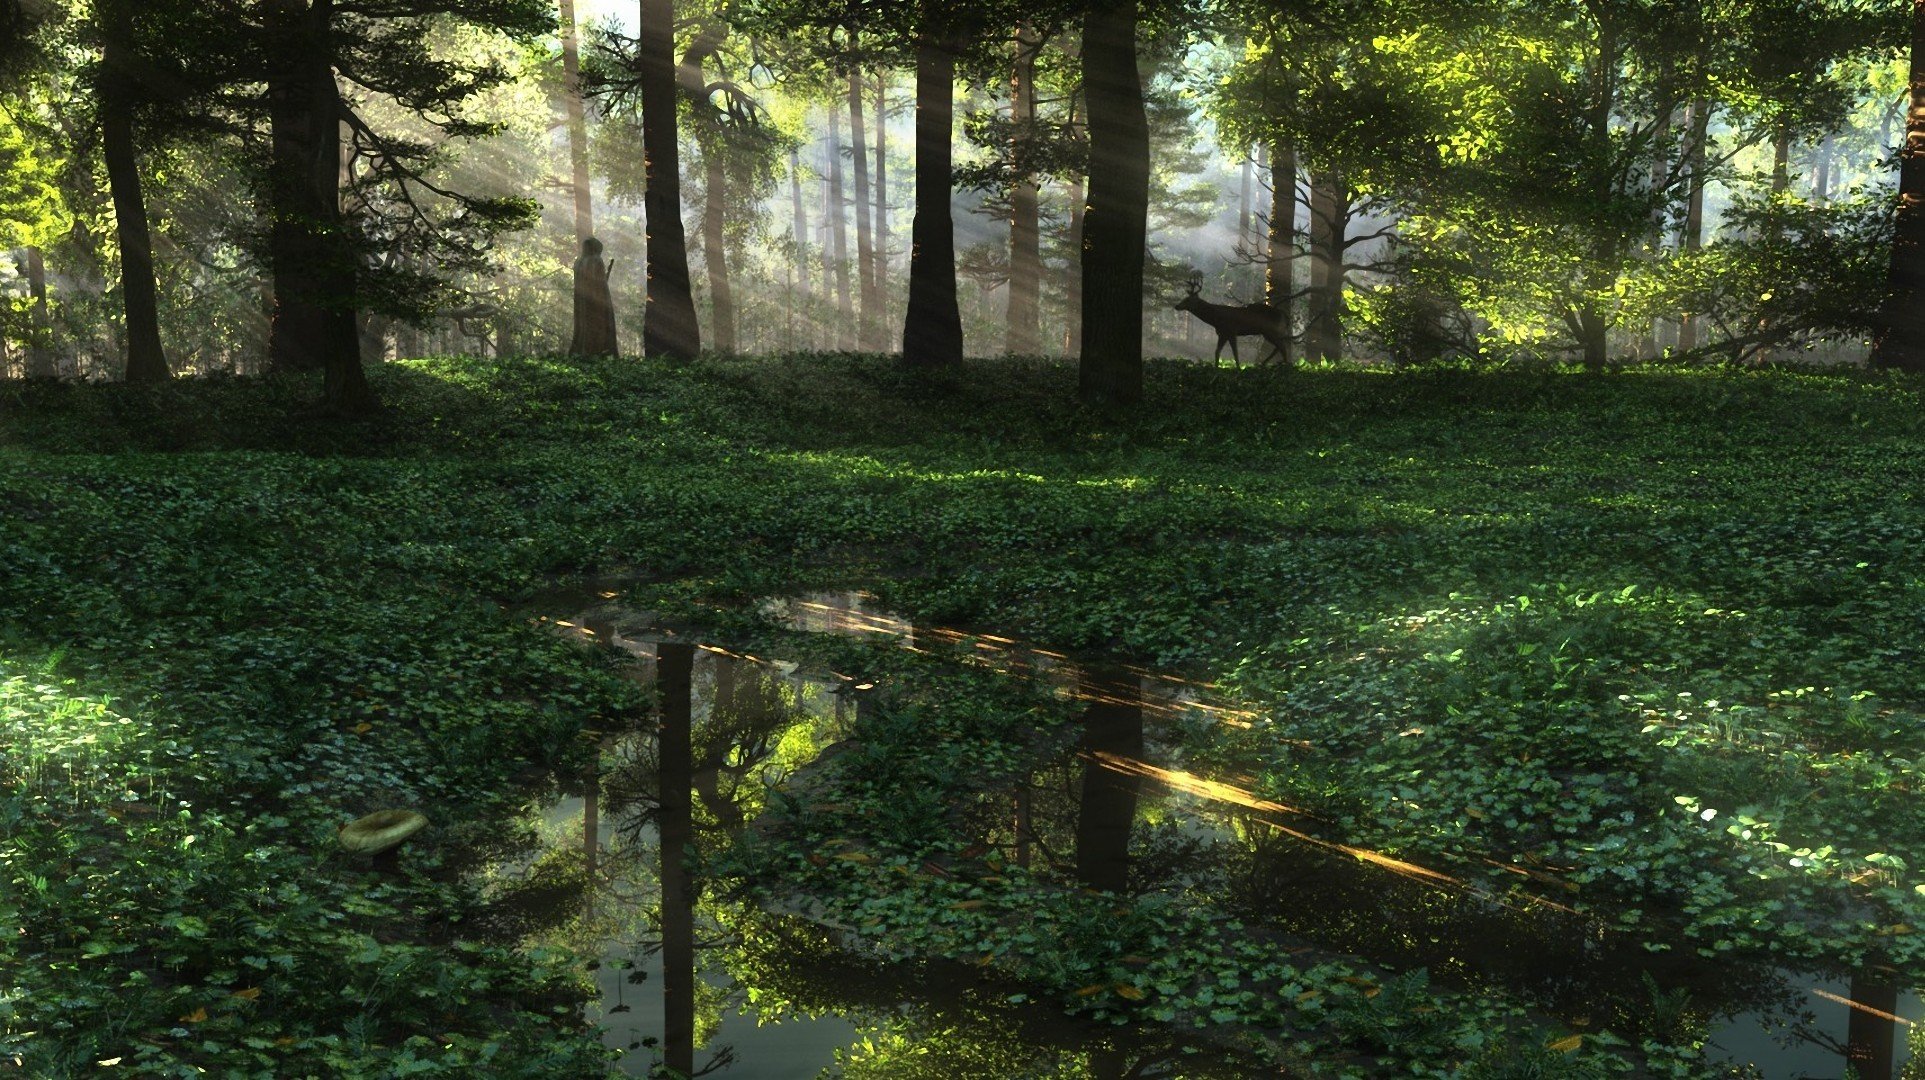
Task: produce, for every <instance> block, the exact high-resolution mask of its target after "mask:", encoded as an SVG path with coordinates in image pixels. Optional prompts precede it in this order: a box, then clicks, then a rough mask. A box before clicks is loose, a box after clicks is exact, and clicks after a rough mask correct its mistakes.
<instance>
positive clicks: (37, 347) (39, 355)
mask: <svg viewBox="0 0 1925 1080" xmlns="http://www.w3.org/2000/svg"><path fill="white" fill-rule="evenodd" d="M27 296H28V297H29V298H31V299H32V301H33V323H32V325H31V327H30V329H29V331H28V332H29V333H30V334H31V335H32V337H30V338H29V339H28V341H27V378H29V379H52V378H57V377H58V376H59V374H60V371H59V369H58V368H57V367H56V366H55V364H54V355H53V349H52V348H51V347H50V346H51V344H52V342H51V341H50V340H49V336H50V335H51V333H52V331H53V315H52V312H51V310H50V309H49V308H48V306H47V260H46V255H45V254H44V253H43V252H42V251H41V250H40V249H39V248H38V247H28V248H27Z"/></svg>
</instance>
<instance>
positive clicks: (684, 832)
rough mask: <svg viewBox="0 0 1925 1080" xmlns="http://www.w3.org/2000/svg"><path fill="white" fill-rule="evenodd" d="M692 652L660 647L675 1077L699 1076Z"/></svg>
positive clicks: (665, 924)
mask: <svg viewBox="0 0 1925 1080" xmlns="http://www.w3.org/2000/svg"><path fill="white" fill-rule="evenodd" d="M694 666H695V646H693V645H688V644H683V643H679V642H664V643H662V644H661V645H659V646H657V647H656V654H655V679H656V683H657V685H658V687H659V691H658V692H659V693H660V695H661V701H662V726H661V728H660V735H659V737H658V741H657V743H656V745H657V747H658V753H657V760H658V761H659V762H660V765H661V773H660V782H659V784H658V790H659V792H660V797H661V803H660V806H661V809H660V813H659V815H658V817H657V818H656V828H657V830H658V835H659V836H660V838H661V845H662V846H661V881H662V913H661V914H662V1002H663V1013H662V1064H664V1065H666V1066H668V1068H669V1069H671V1070H673V1075H676V1076H693V1075H695V918H694V916H695V883H694V881H693V880H692V878H691V875H690V874H689V851H688V849H689V846H690V845H691V844H693V843H694V842H695V817H694V814H695V796H694V786H695V785H694V778H693V776H692V775H691V773H692V770H693V761H692V758H693V757H694V746H693V741H692V732H691V730H690V729H691V727H692V725H693V722H694V708H693V703H692V701H691V698H692V697H693V683H694Z"/></svg>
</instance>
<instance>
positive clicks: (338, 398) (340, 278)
mask: <svg viewBox="0 0 1925 1080" xmlns="http://www.w3.org/2000/svg"><path fill="white" fill-rule="evenodd" d="M270 20H271V24H272V25H273V27H274V33H273V37H274V44H275V48H276V50H277V52H278V53H279V55H278V56H277V57H276V58H275V59H276V62H275V63H274V64H273V66H272V68H271V69H270V71H271V74H270V76H269V81H268V113H269V126H270V140H271V142H272V146H273V161H272V165H271V169H272V175H271V176H270V178H269V181H268V189H269V196H270V201H271V203H272V213H271V215H270V216H271V224H270V225H269V236H268V249H269V263H270V265H271V266H272V268H273V271H274V320H273V324H272V326H271V327H270V328H269V331H268V334H269V341H268V354H269V359H270V363H271V364H272V366H273V367H275V368H277V369H279V370H283V371H289V370H293V371H300V370H312V369H314V368H320V369H321V370H322V372H323V387H324V389H323V395H322V408H323V410H324V411H326V412H328V413H332V414H335V415H342V416H356V415H362V414H365V413H368V412H371V411H373V410H374V409H375V408H376V407H377V405H378V402H377V401H376V399H375V396H374V391H373V389H372V388H371V387H369V386H368V381H367V375H366V373H365V372H364V371H363V370H362V367H361V328H360V324H359V321H358V319H357V315H356V309H357V307H358V306H359V303H358V296H357V281H356V278H357V276H358V269H359V268H358V265H357V261H358V256H357V255H356V252H355V250H354V243H353V239H352V237H351V235H350V232H349V229H348V223H347V222H346V221H345V220H344V219H343V217H342V214H341V175H342V167H343V157H342V153H341V98H340V90H339V88H338V87H337V86H336V85H335V82H334V47H333V33H334V5H333V0H310V2H306V3H304V2H303V0H277V2H276V4H275V6H274V8H273V9H271V11H270Z"/></svg>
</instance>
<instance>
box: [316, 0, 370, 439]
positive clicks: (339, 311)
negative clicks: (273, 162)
mask: <svg viewBox="0 0 1925 1080" xmlns="http://www.w3.org/2000/svg"><path fill="white" fill-rule="evenodd" d="M308 10H309V18H310V19H312V20H313V24H314V29H313V35H314V36H313V40H314V41H315V42H316V43H317V47H316V49H315V50H314V54H313V56H312V62H311V65H310V66H309V68H308V72H307V92H308V98H309V102H310V104H309V106H308V115H309V116H310V117H312V118H313V121H312V125H313V126H312V127H311V128H310V129H309V134H310V135H311V136H312V138H313V140H314V152H313V155H312V158H311V160H312V161H313V162H314V172H313V175H312V177H311V179H310V181H309V188H310V191H311V192H312V198H313V200H314V207H315V209H316V211H317V212H318V214H319V220H320V221H321V223H322V231H321V251H322V260H323V261H322V275H323V276H322V279H321V285H322V288H323V289H324V290H325V292H324V294H323V295H324V296H325V298H326V299H325V301H324V303H323V304H322V323H323V325H324V327H325V331H324V337H323V340H324V341H325V343H326V346H325V347H326V349H327V362H326V364H325V365H324V366H323V367H322V387H323V390H322V395H321V407H322V409H323V410H325V411H326V412H328V413H331V414H333V415H336V416H361V415H365V414H367V413H370V412H373V411H374V410H375V409H376V408H377V407H378V404H379V403H378V402H377V401H376V400H375V397H374V390H373V389H372V388H370V387H369V386H368V377H367V372H366V371H365V370H364V369H363V368H362V366H361V322H360V316H359V312H360V295H359V288H358V287H359V281H358V278H359V276H360V275H359V270H360V267H359V259H360V257H359V255H358V254H357V253H356V252H355V250H354V244H353V241H352V240H351V239H350V238H349V236H348V231H347V222H346V221H344V220H343V218H342V214H341V184H342V180H341V178H342V176H343V175H345V173H344V169H345V167H346V163H345V161H344V160H343V155H342V153H341V89H340V87H339V85H337V84H336V83H335V81H334V54H333V46H332V35H333V32H334V31H333V22H334V0H313V6H312V7H311V8H309V9H308Z"/></svg>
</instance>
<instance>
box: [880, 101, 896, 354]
mask: <svg viewBox="0 0 1925 1080" xmlns="http://www.w3.org/2000/svg"><path fill="white" fill-rule="evenodd" d="M891 243H892V241H891V240H890V238H889V75H888V73H887V72H886V71H879V72H877V73H876V328H877V331H876V332H877V334H878V335H879V336H880V337H881V338H882V341H883V343H884V344H883V347H885V348H886V347H887V344H888V342H890V341H894V340H895V335H894V334H893V333H891V329H892V328H891V326H890V322H891V320H890V318H889V310H890V308H889V305H890V302H891V301H890V299H889V248H890V245H891Z"/></svg>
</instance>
